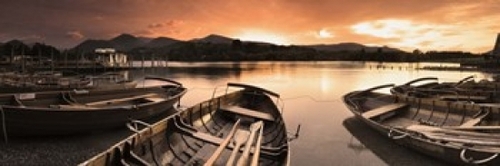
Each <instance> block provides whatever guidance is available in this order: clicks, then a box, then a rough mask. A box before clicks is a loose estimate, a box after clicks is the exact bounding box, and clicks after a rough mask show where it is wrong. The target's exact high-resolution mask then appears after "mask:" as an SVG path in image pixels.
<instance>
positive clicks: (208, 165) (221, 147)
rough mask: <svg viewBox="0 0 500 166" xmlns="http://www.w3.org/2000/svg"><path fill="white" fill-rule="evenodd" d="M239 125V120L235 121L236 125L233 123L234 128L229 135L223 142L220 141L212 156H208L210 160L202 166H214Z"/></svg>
mask: <svg viewBox="0 0 500 166" xmlns="http://www.w3.org/2000/svg"><path fill="white" fill-rule="evenodd" d="M239 125H240V119H238V121H236V123H234V126H233V128H232V129H231V131H230V132H229V134H227V136H226V138H225V139H224V141H222V143H221V144H220V145H219V147H218V148H217V149H216V150H215V152H214V154H212V156H210V158H209V159H208V160H207V162H206V163H205V164H203V165H204V166H212V165H214V163H215V161H217V159H218V158H219V156H220V155H221V153H222V151H223V150H224V149H225V148H226V146H227V144H228V143H229V141H231V138H232V137H233V135H234V132H235V131H236V128H238V126H239Z"/></svg>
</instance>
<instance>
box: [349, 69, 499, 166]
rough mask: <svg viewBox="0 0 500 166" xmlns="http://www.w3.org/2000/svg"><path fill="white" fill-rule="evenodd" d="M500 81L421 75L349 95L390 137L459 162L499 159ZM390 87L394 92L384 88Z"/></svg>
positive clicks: (364, 117)
mask: <svg viewBox="0 0 500 166" xmlns="http://www.w3.org/2000/svg"><path fill="white" fill-rule="evenodd" d="M499 86H500V83H499V82H495V81H479V82H476V81H474V80H473V77H467V78H465V79H463V80H460V81H457V82H439V80H438V79H437V78H435V77H425V78H419V79H416V80H413V81H410V82H408V83H405V84H403V85H394V84H387V85H380V86H376V87H373V88H369V89H365V90H359V91H353V92H350V93H348V94H346V95H344V97H343V101H344V103H345V105H346V106H347V107H348V108H349V110H350V111H351V112H352V113H353V114H354V115H355V117H356V118H358V119H360V120H361V121H363V122H365V123H366V124H368V125H369V126H370V127H372V128H373V129H375V130H376V131H378V132H380V133H382V134H384V135H386V136H387V137H388V138H389V139H391V140H393V141H394V142H396V143H398V144H402V145H404V146H407V147H409V148H412V149H414V150H416V151H419V152H422V153H424V154H427V155H429V156H433V157H435V158H438V159H441V160H443V161H447V162H450V163H454V164H458V165H499V164H500V157H499V156H498V155H499V153H500V98H499V96H498V95H500V90H499V88H500V87H499ZM386 88H390V93H384V92H381V91H380V90H381V89H386Z"/></svg>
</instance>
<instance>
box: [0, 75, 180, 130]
mask: <svg viewBox="0 0 500 166" xmlns="http://www.w3.org/2000/svg"><path fill="white" fill-rule="evenodd" d="M171 82H174V83H172V84H169V85H165V86H156V87H148V88H130V89H111V90H110V89H96V90H79V91H49V92H35V93H19V94H2V95H0V125H1V126H2V128H0V131H2V132H0V133H1V134H2V135H4V136H32V135H65V134H74V133H88V132H93V131H97V130H103V129H110V128H115V127H120V126H123V127H125V124H126V123H127V122H128V121H129V120H130V119H148V118H151V117H153V116H156V115H158V114H160V113H163V112H166V111H167V110H168V109H169V108H171V107H172V106H173V104H174V103H176V102H177V101H179V99H180V98H181V97H182V96H183V95H184V94H185V93H186V88H184V87H183V86H182V84H180V83H177V82H175V81H171Z"/></svg>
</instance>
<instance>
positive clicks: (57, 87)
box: [0, 72, 137, 93]
mask: <svg viewBox="0 0 500 166" xmlns="http://www.w3.org/2000/svg"><path fill="white" fill-rule="evenodd" d="M136 85H137V81H135V80H129V79H125V78H124V76H123V74H120V73H104V74H101V75H97V76H83V75H73V76H63V74H62V73H61V72H37V73H33V74H26V73H14V72H10V73H2V74H0V93H21V92H40V91H62V90H73V89H127V88H135V86H136Z"/></svg>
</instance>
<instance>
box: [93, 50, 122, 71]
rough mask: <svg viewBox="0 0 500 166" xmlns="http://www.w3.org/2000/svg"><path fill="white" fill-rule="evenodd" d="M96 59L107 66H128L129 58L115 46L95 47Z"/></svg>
mask: <svg viewBox="0 0 500 166" xmlns="http://www.w3.org/2000/svg"><path fill="white" fill-rule="evenodd" d="M95 53H96V54H97V57H96V61H97V62H98V63H99V64H101V65H103V66H105V67H127V66H128V58H127V55H125V54H123V53H118V52H116V50H115V49H113V48H98V49H95Z"/></svg>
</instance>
